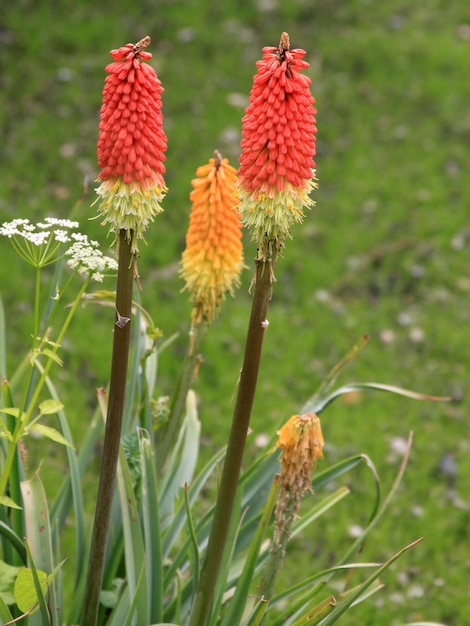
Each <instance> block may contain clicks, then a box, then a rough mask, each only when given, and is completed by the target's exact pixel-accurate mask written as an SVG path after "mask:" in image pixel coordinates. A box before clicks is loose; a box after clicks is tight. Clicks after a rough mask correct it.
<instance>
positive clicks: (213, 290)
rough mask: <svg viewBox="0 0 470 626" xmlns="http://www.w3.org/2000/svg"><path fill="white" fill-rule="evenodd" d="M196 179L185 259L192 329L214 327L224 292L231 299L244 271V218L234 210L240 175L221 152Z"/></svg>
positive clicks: (216, 153)
mask: <svg viewBox="0 0 470 626" xmlns="http://www.w3.org/2000/svg"><path fill="white" fill-rule="evenodd" d="M196 176H197V178H195V179H194V180H193V181H192V186H193V190H192V192H191V194H190V200H191V201H192V203H193V204H192V209H191V214H190V218H189V229H188V232H187V235H186V249H185V251H184V252H183V256H182V259H181V266H182V267H181V271H180V274H181V276H182V278H183V279H184V280H185V281H186V285H185V287H184V290H185V291H190V292H191V293H192V298H193V305H194V308H193V315H192V322H193V325H197V324H200V323H201V322H202V321H206V322H208V323H210V322H211V321H212V320H213V319H214V318H215V317H216V315H217V312H218V308H219V305H220V303H221V301H222V300H223V299H224V297H225V294H226V293H229V294H230V295H233V293H234V289H235V287H237V286H238V285H239V277H240V273H241V270H242V268H243V248H242V234H241V221H240V216H239V215H238V213H237V212H236V210H235V208H236V206H237V204H238V198H237V196H236V183H237V173H236V170H235V169H234V168H233V167H232V166H231V165H230V164H229V162H228V160H227V159H223V158H222V157H221V155H220V154H219V152H217V151H216V152H215V158H212V159H210V160H209V162H208V163H207V164H206V165H203V166H201V167H199V168H198V169H197V171H196Z"/></svg>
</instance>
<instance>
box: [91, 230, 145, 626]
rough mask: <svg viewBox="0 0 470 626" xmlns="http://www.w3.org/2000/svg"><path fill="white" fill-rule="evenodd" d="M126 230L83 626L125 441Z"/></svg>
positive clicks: (98, 580) (95, 589)
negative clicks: (119, 456)
mask: <svg viewBox="0 0 470 626" xmlns="http://www.w3.org/2000/svg"><path fill="white" fill-rule="evenodd" d="M131 240H132V237H130V238H129V239H127V238H126V231H125V230H121V231H120V233H119V241H118V246H119V268H118V277H117V286H116V316H115V324H114V339H113V355H112V360H111V374H110V381H109V404H108V411H107V416H106V430H105V435H104V444H103V456H102V464H101V473H100V481H99V486H98V496H97V502H96V511H95V521H94V526H93V535H92V540H91V548H90V560H89V563H88V574H87V580H86V588H85V596H84V600H83V612H82V617H81V621H80V624H81V626H95V624H96V621H97V617H98V610H99V600H100V591H101V584H102V579H103V570H104V562H105V554H106V545H107V541H108V531H109V524H110V518H111V506H112V502H113V495H114V485H115V482H116V467H117V460H118V455H119V445H120V441H121V426H122V417H123V412H124V395H125V389H126V378H127V364H128V358H129V342H130V330H131V323H130V318H131V308H132V285H133V273H134V268H133V255H132V252H131Z"/></svg>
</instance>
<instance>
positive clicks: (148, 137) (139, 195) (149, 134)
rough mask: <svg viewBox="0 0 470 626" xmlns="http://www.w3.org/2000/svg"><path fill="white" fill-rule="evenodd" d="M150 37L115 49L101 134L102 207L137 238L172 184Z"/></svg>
mask: <svg viewBox="0 0 470 626" xmlns="http://www.w3.org/2000/svg"><path fill="white" fill-rule="evenodd" d="M149 43H150V37H145V38H144V39H142V40H141V41H139V42H138V43H136V44H131V43H129V44H127V45H126V46H123V47H122V48H119V49H117V50H111V52H110V54H111V56H112V57H113V59H114V62H113V63H110V64H109V65H108V66H107V67H106V71H107V72H108V74H109V75H108V76H107V77H106V81H105V85H104V89H103V104H102V106H101V120H100V124H99V137H98V147H97V152H98V165H99V166H100V167H101V173H100V175H99V177H98V180H99V181H101V184H100V186H99V187H98V189H97V190H96V191H97V194H98V196H99V202H100V204H99V212H100V213H101V214H102V215H103V216H104V222H108V223H110V224H111V227H112V230H114V231H116V232H119V230H121V229H124V230H126V231H127V233H128V237H129V239H131V238H132V249H133V252H134V253H136V252H137V239H138V238H139V237H142V235H143V233H144V231H145V230H146V228H147V227H148V225H149V222H151V221H152V220H153V218H154V217H155V215H157V214H158V213H161V211H162V210H163V209H162V208H161V206H160V202H161V200H162V199H163V197H164V195H165V193H166V191H167V189H166V187H165V181H164V179H163V175H164V173H165V166H164V164H163V163H164V161H165V155H164V152H165V150H166V147H167V144H166V135H165V132H164V130H163V116H162V111H161V108H162V101H161V94H162V92H163V88H162V85H161V83H160V81H159V79H158V78H157V75H156V73H155V70H154V69H153V68H152V67H150V66H149V65H147V64H146V63H143V61H148V60H150V59H151V58H152V55H151V54H150V53H149V52H145V51H144V48H146V47H147V46H148V45H149Z"/></svg>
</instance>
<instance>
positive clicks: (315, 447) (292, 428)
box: [277, 413, 324, 508]
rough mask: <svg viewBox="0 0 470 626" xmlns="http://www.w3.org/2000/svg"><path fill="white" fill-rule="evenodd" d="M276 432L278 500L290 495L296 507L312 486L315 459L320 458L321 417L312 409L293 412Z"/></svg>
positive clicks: (321, 451)
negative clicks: (280, 451) (280, 454)
mask: <svg viewBox="0 0 470 626" xmlns="http://www.w3.org/2000/svg"><path fill="white" fill-rule="evenodd" d="M277 434H278V435H279V439H278V442H277V447H278V448H281V449H282V458H281V466H282V470H281V475H280V485H281V488H280V498H279V501H280V500H281V498H289V499H291V498H293V499H294V500H295V504H296V507H298V506H300V501H301V499H302V497H303V496H304V495H305V493H306V492H307V491H309V490H311V473H312V470H313V469H314V468H315V466H316V463H317V459H321V458H323V443H324V442H323V435H322V431H321V425H320V419H319V417H318V416H317V415H315V413H305V414H304V415H293V416H292V417H291V418H290V419H289V420H288V421H287V422H286V423H285V424H284V426H283V427H282V428H281V429H280V430H278V432H277ZM282 507H285V503H284V504H283V505H282V506H281V508H282Z"/></svg>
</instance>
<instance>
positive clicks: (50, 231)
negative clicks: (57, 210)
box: [0, 217, 79, 246]
mask: <svg viewBox="0 0 470 626" xmlns="http://www.w3.org/2000/svg"><path fill="white" fill-rule="evenodd" d="M78 226H79V224H78V222H72V221H71V220H61V219H57V218H55V217H46V219H45V220H44V222H38V223H37V224H31V222H30V221H29V220H28V219H21V218H18V219H15V220H12V221H11V222H3V224H2V225H1V226H0V235H3V236H4V237H8V238H9V239H11V238H12V237H22V238H23V239H25V240H26V241H28V242H29V243H31V244H33V245H35V246H43V245H45V244H48V243H51V242H50V239H51V240H53V241H57V242H58V243H67V242H68V241H71V239H70V235H69V233H68V231H70V230H74V229H77V228H78Z"/></svg>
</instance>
